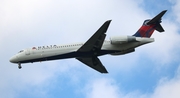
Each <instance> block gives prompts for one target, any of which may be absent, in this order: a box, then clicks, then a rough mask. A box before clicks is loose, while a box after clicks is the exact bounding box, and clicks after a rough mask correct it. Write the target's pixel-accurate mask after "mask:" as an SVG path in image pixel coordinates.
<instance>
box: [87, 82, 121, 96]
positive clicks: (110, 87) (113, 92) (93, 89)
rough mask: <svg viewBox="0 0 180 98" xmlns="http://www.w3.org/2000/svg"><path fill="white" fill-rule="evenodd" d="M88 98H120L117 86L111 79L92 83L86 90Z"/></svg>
mask: <svg viewBox="0 0 180 98" xmlns="http://www.w3.org/2000/svg"><path fill="white" fill-rule="evenodd" d="M86 94H87V95H86V98H102V97H103V98H110V97H111V98H120V97H119V96H120V95H121V94H120V93H119V91H118V87H117V85H115V83H114V82H113V80H111V79H97V80H94V81H91V83H90V84H88V86H87V88H86Z"/></svg>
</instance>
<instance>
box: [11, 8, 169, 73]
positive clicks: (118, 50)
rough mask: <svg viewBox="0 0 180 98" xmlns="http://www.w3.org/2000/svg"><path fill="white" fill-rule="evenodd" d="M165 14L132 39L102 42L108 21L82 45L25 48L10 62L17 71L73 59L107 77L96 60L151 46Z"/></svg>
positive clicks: (117, 37) (147, 22) (161, 30)
mask: <svg viewBox="0 0 180 98" xmlns="http://www.w3.org/2000/svg"><path fill="white" fill-rule="evenodd" d="M166 11H167V10H164V11H162V12H160V13H159V14H158V15H157V16H155V17H154V18H152V19H147V20H145V21H144V22H143V25H142V26H141V27H140V29H139V30H138V31H137V32H136V33H135V34H134V35H132V36H115V37H111V38H110V40H105V37H106V31H107V29H108V27H109V25H110V22H111V20H108V21H106V22H105V23H104V24H103V25H102V26H101V27H100V28H99V29H98V30H97V31H96V32H95V33H94V34H93V35H92V36H91V37H90V38H89V39H88V40H87V41H86V42H85V43H76V44H68V45H49V46H37V47H32V48H27V49H24V50H21V51H19V52H18V53H17V54H16V55H14V56H12V57H11V58H10V62H11V63H17V64H18V68H19V69H21V68H22V66H21V64H23V63H33V62H42V61H50V60H59V59H68V58H76V59H77V60H79V61H80V62H82V63H84V64H86V65H87V66H89V67H91V68H93V69H95V70H96V71H99V72H100V73H108V71H107V70H106V68H105V67H104V66H103V64H102V63H101V61H100V60H99V58H98V56H102V55H106V54H110V55H123V54H127V53H131V52H134V51H135V48H136V47H139V46H141V45H144V44H147V43H151V42H154V38H150V37H151V35H152V34H153V32H154V31H155V30H157V31H159V32H164V29H163V27H162V26H161V24H160V23H161V22H162V21H161V18H162V16H163V15H164V14H165V13H166Z"/></svg>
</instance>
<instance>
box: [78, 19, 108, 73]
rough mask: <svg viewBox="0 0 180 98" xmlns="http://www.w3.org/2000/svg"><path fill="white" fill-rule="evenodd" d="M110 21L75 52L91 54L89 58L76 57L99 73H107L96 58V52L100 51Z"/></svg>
mask: <svg viewBox="0 0 180 98" xmlns="http://www.w3.org/2000/svg"><path fill="white" fill-rule="evenodd" d="M110 22H111V20H108V21H106V22H105V23H104V24H103V25H102V26H101V27H100V28H99V29H98V30H97V31H96V33H94V35H92V36H91V38H90V39H89V40H88V41H87V42H86V43H85V44H84V45H83V46H81V47H80V48H79V49H78V50H77V52H82V53H87V52H90V53H92V54H91V55H89V57H88V56H87V57H78V58H76V59H78V60H79V61H81V62H82V63H84V64H86V65H88V66H89V67H91V68H93V69H95V70H97V71H99V72H101V73H108V72H107V70H106V68H105V67H104V66H103V65H102V63H101V61H100V60H99V59H98V58H97V54H98V52H99V51H100V50H101V47H102V44H103V42H104V39H105V37H106V34H105V33H106V31H107V29H108V27H109V24H110Z"/></svg>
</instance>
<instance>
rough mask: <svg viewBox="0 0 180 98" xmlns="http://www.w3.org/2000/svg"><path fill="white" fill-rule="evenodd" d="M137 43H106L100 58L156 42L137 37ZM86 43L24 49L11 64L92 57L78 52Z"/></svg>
mask: <svg viewBox="0 0 180 98" xmlns="http://www.w3.org/2000/svg"><path fill="white" fill-rule="evenodd" d="M135 39H136V41H133V42H120V43H119V44H112V41H111V40H110V41H104V43H103V45H102V48H101V51H100V53H99V54H98V56H101V55H105V54H111V55H122V54H126V53H130V52H133V51H131V50H134V49H135V48H136V47H138V46H140V45H143V44H147V43H150V42H153V41H154V38H141V37H135ZM83 44H84V43H77V44H69V45H50V46H39V47H32V48H28V49H24V50H22V51H20V52H19V53H18V54H16V55H14V56H13V57H11V59H10V62H13V63H30V62H31V63H32V62H41V61H48V60H57V59H66V58H76V57H86V56H90V55H91V53H83V52H81V53H80V52H77V50H78V49H79V48H80V47H81V46H82V45H83Z"/></svg>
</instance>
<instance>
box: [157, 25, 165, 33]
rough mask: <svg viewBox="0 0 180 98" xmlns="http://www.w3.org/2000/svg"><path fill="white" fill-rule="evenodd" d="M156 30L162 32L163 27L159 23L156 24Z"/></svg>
mask: <svg viewBox="0 0 180 98" xmlns="http://www.w3.org/2000/svg"><path fill="white" fill-rule="evenodd" d="M156 30H157V31H159V32H164V29H163V27H162V26H161V24H158V25H157V27H156Z"/></svg>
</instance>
